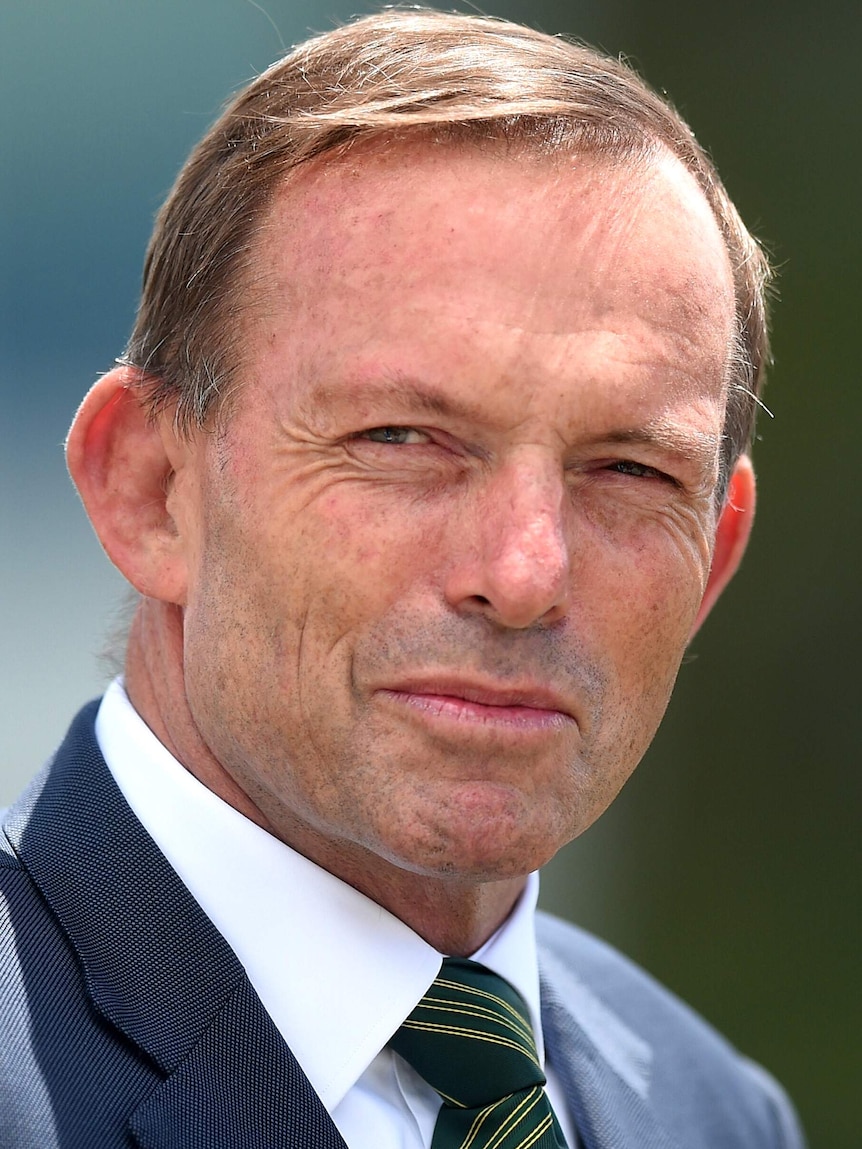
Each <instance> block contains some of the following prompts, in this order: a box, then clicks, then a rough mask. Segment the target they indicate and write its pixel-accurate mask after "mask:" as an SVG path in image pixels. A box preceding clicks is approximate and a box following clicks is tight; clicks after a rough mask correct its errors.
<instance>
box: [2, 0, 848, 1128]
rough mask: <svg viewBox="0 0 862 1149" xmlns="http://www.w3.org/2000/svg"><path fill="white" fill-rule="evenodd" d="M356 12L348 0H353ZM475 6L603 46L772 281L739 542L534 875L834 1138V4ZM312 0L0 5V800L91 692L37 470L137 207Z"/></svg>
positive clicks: (841, 535) (144, 205)
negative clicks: (756, 482) (706, 617)
mask: <svg viewBox="0 0 862 1149" xmlns="http://www.w3.org/2000/svg"><path fill="white" fill-rule="evenodd" d="M366 10H367V9H366ZM484 10H485V11H488V12H491V13H493V14H497V15H504V16H509V17H512V18H515V19H519V20H522V21H523V22H526V23H531V24H533V25H535V26H538V27H542V28H544V29H545V30H547V31H552V32H567V33H570V34H574V35H578V36H581V37H583V38H585V39H587V40H590V41H592V42H594V43H597V44H598V45H600V46H602V47H604V48H606V49H607V50H609V51H611V52H613V53H620V52H621V53H624V54H625V55H626V56H628V57H629V58H630V59H631V60H632V61H633V62H634V63H635V65H636V66H637V67H638V68H639V69H640V71H641V72H642V73H643V74H644V75H645V76H646V77H647V78H648V79H649V80H650V81H651V82H652V83H653V84H654V85H655V86H656V87H658V88H661V89H665V90H667V91H668V92H669V93H670V94H671V95H672V97H673V99H674V101H675V102H676V103H677V105H678V106H679V107H680V108H681V109H682V111H683V112H684V114H685V115H686V116H687V117H688V119H689V120H690V122H691V123H692V124H693V126H694V128H695V130H696V131H697V133H698V136H699V137H700V139H701V140H702V142H704V143H705V144H706V145H707V146H708V147H709V148H710V149H711V151H712V152H713V154H714V156H715V158H716V160H717V162H718V166H719V168H720V170H721V171H722V173H723V175H724V178H725V181H726V183H727V184H728V187H729V189H730V191H731V194H732V195H733V196H734V197H735V199H736V201H737V203H738V205H739V206H740V208H741V210H742V212H743V215H744V217H745V218H746V220H747V222H748V223H749V224H750V225H751V226H752V227H753V228H754V229H755V230H756V231H757V232H758V233H759V234H760V235H761V237H762V238H764V239H765V240H766V241H767V243H768V245H769V248H770V250H771V251H772V253H773V256H774V258H775V261H776V262H777V264H778V266H779V268H780V270H781V278H780V284H779V291H780V300H779V302H778V305H777V309H776V320H775V353H776V365H775V368H774V371H773V373H772V380H771V383H770V387H769V391H768V395H767V401H768V403H769V406H770V407H771V408H772V409H773V411H774V412H775V419H774V420H772V421H770V420H766V419H763V420H761V424H760V436H761V442H760V443H759V444H758V447H757V451H756V461H757V464H758V470H759V475H760V481H761V503H760V511H759V521H758V525H757V530H756V532H755V540H754V544H753V547H752V552H751V555H750V558H749V559H748V561H747V562H746V565H745V567H744V569H743V572H742V574H741V575H740V576H739V578H738V580H737V582H736V583H735V584H734V585H733V586H732V587H731V589H730V591H729V592H728V594H727V596H726V599H725V601H723V602H722V604H721V605H720V607H719V609H718V611H717V612H716V614H715V615H713V617H712V619H711V620H710V621H709V623H708V625H707V627H706V628H705V630H704V632H703V634H702V635H701V636H700V637H699V638H698V639H697V642H696V643H695V646H694V648H693V650H692V653H691V657H690V658H689V659H688V661H687V664H686V665H685V666H684V668H683V672H682V675H681V678H680V683H679V686H678V690H677V694H676V696H675V699H674V701H673V703H672V705H671V710H670V713H669V716H668V718H667V721H666V723H665V726H664V728H663V730H662V731H661V733H660V735H659V738H658V739H657V741H656V744H655V746H654V747H653V749H652V750H651V751H650V753H649V755H648V756H647V759H646V761H645V762H644V763H643V765H642V766H641V768H640V770H639V772H638V773H637V775H636V776H635V778H634V780H633V781H632V782H631V783H630V784H629V786H628V787H627V788H626V790H625V791H624V793H623V796H622V797H621V798H620V799H619V801H618V802H617V804H616V805H615V806H614V808H613V809H612V810H611V811H610V812H609V813H608V814H607V815H606V816H605V818H603V819H602V820H601V822H599V823H598V825H597V826H596V827H595V828H594V829H593V830H591V831H590V832H589V833H588V834H587V835H585V836H584V838H582V839H581V840H580V841H578V842H576V843H574V844H573V845H572V846H571V847H570V848H569V850H568V851H566V852H565V853H564V854H563V855H562V856H561V857H560V858H559V859H558V860H557V861H556V862H555V863H554V865H553V866H552V868H551V869H550V871H549V873H548V874H547V876H546V881H545V893H544V900H545V902H546V904H547V905H548V906H549V907H551V908H553V909H555V910H557V911H558V912H561V913H563V914H565V915H566V916H569V917H571V918H573V919H575V920H577V921H579V922H581V923H582V924H583V925H585V926H587V927H588V928H591V929H594V930H596V931H597V932H598V933H600V934H602V935H604V936H605V937H607V938H609V939H610V940H611V941H613V942H615V943H616V944H618V945H620V946H621V947H622V948H623V949H625V950H626V951H627V952H628V953H629V954H631V955H632V956H633V957H634V958H636V959H637V960H638V961H640V962H641V963H643V964H644V965H646V966H647V967H648V968H649V969H651V970H652V971H653V972H654V973H655V974H656V975H657V976H658V977H660V978H661V979H662V980H663V981H665V982H667V983H668V984H670V985H671V986H672V987H673V988H674V989H676V990H677V991H678V992H679V993H681V994H682V995H683V996H685V997H686V998H688V1000H690V1001H691V1002H692V1003H693V1004H694V1005H695V1006H696V1007H697V1008H698V1009H700V1010H701V1011H703V1012H704V1013H706V1015H707V1016H708V1017H710V1018H711V1019H712V1020H713V1021H714V1022H715V1023H716V1024H717V1025H718V1026H719V1027H720V1028H721V1029H723V1030H724V1031H725V1032H726V1033H727V1034H728V1035H729V1036H730V1037H731V1039H732V1040H733V1041H735V1042H736V1043H737V1044H739V1045H740V1046H741V1047H742V1048H743V1049H745V1050H746V1051H747V1052H748V1053H750V1054H751V1055H752V1056H754V1057H756V1058H758V1059H759V1060H762V1061H763V1062H764V1063H766V1064H767V1065H768V1066H769V1067H770V1068H771V1069H772V1070H773V1071H774V1072H775V1073H776V1074H777V1075H778V1076H779V1077H780V1078H781V1079H782V1080H783V1081H784V1082H785V1084H786V1085H787V1086H788V1087H789V1088H790V1090H791V1092H792V1093H793V1095H794V1097H795V1098H796V1101H797V1103H798V1105H799V1108H800V1110H801V1112H802V1116H803V1118H804V1120H805V1123H806V1125H807V1127H808V1130H809V1133H810V1137H811V1142H812V1145H814V1146H825V1147H830V1149H851V1147H852V1149H857V1147H858V1145H859V1143H860V1129H862V1118H860V1114H859V1112H858V1109H859V1106H858V1101H857V1089H858V1081H859V1079H860V1070H862V1056H860V1033H862V1024H860V1023H862V1017H860V1001H862V995H860V992H859V990H858V989H857V984H856V982H857V976H858V969H859V957H858V954H859V949H860V941H862V936H860V934H862V931H860V905H862V897H860V895H862V883H860V860H862V859H860V847H859V840H860V834H859V822H860V813H862V809H860V807H862V803H860V790H862V781H860V777H862V772H860V768H859V765H858V758H857V756H858V754H859V743H860V739H859V735H860V722H859V711H860V707H859V704H858V702H857V696H858V694H859V680H860V673H859V668H858V655H857V652H858V650H859V646H860V639H862V625H860V623H862V607H860V589H862V588H860V575H859V567H860V557H862V546H860V541H859V539H860V509H862V500H860V496H859V489H858V485H857V483H856V478H857V473H856V472H857V467H858V462H857V456H858V442H859V435H860V425H861V424H862V420H861V419H860V416H862V398H860V390H862V389H860V382H859V367H858V356H857V340H858V328H859V322H858V319H857V313H858V311H859V307H860V286H859V272H858V269H859V266H860V254H862V253H860V246H862V229H860V225H859V215H858V213H859V203H860V192H862V182H860V174H862V173H861V172H860V168H862V160H861V159H860V140H862V134H860V128H862V103H860V97H859V81H858V73H859V64H858V56H859V50H860V47H862V6H860V5H859V4H858V2H857V0H845V2H840V0H825V2H821V3H819V4H817V5H812V4H811V3H809V2H807V0H785V2H783V3H781V4H774V3H772V2H770V0H750V2H748V3H742V2H741V0H725V2H724V3H722V4H721V5H703V6H701V5H692V4H690V3H682V2H681V0H606V2H603V3H599V2H598V0H571V2H570V3H566V4H562V3H554V2H551V0H547V2H543V0H532V2H530V3H526V2H516V0H512V2H510V3H493V2H492V3H488V4H486V5H485V6H484ZM354 11H355V9H354V8H353V6H352V5H349V4H345V3H337V2H336V0H329V2H327V3H325V4H324V3H320V2H316V0H266V3H265V10H264V8H263V7H262V6H259V5H257V4H255V3H252V2H250V0H74V2H70V0H2V3H0V117H2V120H1V121H0V127H2V133H0V139H2V147H3V155H2V160H0V181H2V182H0V196H2V212H0V261H2V262H0V484H2V485H0V579H2V584H0V586H2V597H0V635H2V641H3V652H4V657H3V658H2V660H0V708H2V723H0V803H2V801H4V800H8V799H10V798H11V797H12V796H13V795H14V793H15V792H16V791H17V790H18V788H19V787H20V786H21V785H22V784H23V782H24V781H25V780H26V779H27V778H28V777H29V776H30V775H31V774H32V773H33V772H34V771H35V770H36V769H37V767H38V766H39V764H40V763H41V761H42V760H43V759H44V758H45V757H46V756H47V755H48V754H49V753H50V751H51V749H52V748H53V746H54V744H55V743H56V741H57V740H58V739H59V738H60V736H61V735H62V733H63V731H64V729H65V726H66V724H67V722H68V719H69V718H70V716H71V714H72V712H73V710H74V708H75V707H76V706H77V705H78V704H79V703H80V702H82V701H84V700H85V699H86V698H88V697H90V696H92V695H94V694H97V693H99V691H100V689H101V687H102V685H103V683H104V681H105V677H106V674H107V673H108V672H107V670H106V669H105V666H104V665H103V663H102V662H101V661H100V658H99V655H100V651H101V650H102V649H103V648H104V647H105V646H106V645H107V646H110V644H111V639H110V633H111V630H112V628H116V625H117V621H116V620H117V617H118V614H119V613H121V607H122V603H123V599H124V590H123V586H122V582H121V580H120V579H119V577H118V576H117V575H115V574H114V572H113V571H112V570H111V568H110V567H109V565H108V563H107V561H106V560H105V559H104V557H103V556H102V554H101V552H100V550H99V548H98V545H97V543H96V542H95V539H94V537H93V536H92V534H91V532H90V530H89V527H88V525H87V523H86V520H85V518H84V516H83V513H82V512H81V510H80V508H79V506H78V504H77V500H76V497H75V496H74V494H73V492H72V490H71V487H70V485H69V483H68V481H67V479H66V476H65V470H64V466H63V459H62V450H61V443H62V440H63V436H64V434H65V431H66V428H67V426H68V423H69V421H70V419H71V416H72V414H73V412H74V409H75V406H76V404H77V402H78V401H79V399H80V398H81V396H82V395H83V393H84V391H85V390H86V388H87V387H88V385H89V384H90V383H91V382H92V381H93V379H94V378H95V377H96V375H97V374H98V373H99V372H101V371H103V370H105V369H106V368H108V367H109V366H110V365H111V362H112V360H113V357H114V356H115V355H116V354H118V353H119V352H120V351H121V349H122V347H123V344H124V341H125V338H126V335H127V334H128V331H129V329H130V326H131V322H132V318H133V314H134V308H135V304H136V298H137V290H138V280H139V274H140V267H141V262H142V257H143V251H144V247H145V244H146V241H147V237H148V234H149V230H150V226H151V222H152V218H153V215H154V213H155V211H156V209H157V207H158V205H159V203H160V201H161V199H162V198H163V196H164V194H165V192H166V191H167V189H168V187H169V186H170V183H171V181H172V179H173V176H174V174H175V172H176V170H177V168H178V167H179V165H180V164H181V162H182V160H183V158H184V156H185V154H186V152H187V151H188V149H189V148H190V146H191V145H192V143H193V142H194V141H195V140H196V139H197V138H198V137H199V136H200V135H201V133H202V132H203V130H204V128H205V127H206V126H207V124H208V123H209V122H210V121H211V120H212V119H213V118H214V117H215V115H216V114H217V112H218V110H219V108H220V105H221V103H222V102H223V100H224V99H225V98H226V97H227V95H228V94H229V93H230V92H231V91H232V90H233V89H235V88H236V87H238V86H239V85H241V84H242V83H243V82H244V81H245V80H247V79H249V78H250V77H251V76H252V75H253V74H254V73H255V72H257V71H259V70H260V69H262V68H263V67H265V66H266V65H267V64H268V63H269V62H270V61H271V60H272V59H274V58H275V57H276V56H277V55H279V54H281V51H282V45H283V44H284V45H290V44H291V43H293V42H295V41H296V40H298V39H301V38H303V37H304V36H305V35H306V34H307V33H308V32H309V31H317V30H325V29H327V28H329V27H331V26H332V25H333V23H335V22H337V21H338V20H341V19H343V18H345V17H347V16H349V15H350V14H351V13H352V12H354Z"/></svg>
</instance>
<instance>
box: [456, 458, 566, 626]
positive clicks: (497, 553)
mask: <svg viewBox="0 0 862 1149" xmlns="http://www.w3.org/2000/svg"><path fill="white" fill-rule="evenodd" d="M567 498H568V496H567V493H566V488H565V480H564V476H563V474H562V472H561V470H560V468H559V465H557V467H556V469H555V468H554V467H553V466H552V465H551V464H550V463H548V464H544V463H542V464H539V463H537V462H528V461H523V462H521V463H518V464H511V465H509V466H508V467H506V468H505V469H501V470H500V471H499V472H497V473H496V474H495V475H494V476H493V477H492V478H491V479H490V480H489V482H488V483H487V485H486V486H485V487H484V489H483V490H482V492H481V494H480V495H479V496H478V497H477V498H476V499H475V501H474V502H473V504H472V506H471V511H470V513H469V514H468V515H467V516H466V521H460V522H458V521H456V522H454V523H453V528H454V530H456V531H457V532H458V535H459V537H458V538H456V539H455V540H454V544H455V545H454V547H453V551H454V553H455V554H456V555H457V556H458V557H457V558H456V559H455V562H454V564H453V567H452V568H451V570H450V572H449V574H448V577H447V580H446V598H447V601H448V602H449V604H450V605H451V606H453V607H454V608H455V609H456V610H459V611H467V612H481V613H484V614H486V615H487V616H488V617H489V618H491V619H493V620H494V621H496V622H498V623H499V624H500V625H501V626H505V627H510V628H513V629H523V628H525V627H529V626H532V625H533V624H535V623H538V622H543V623H545V624H547V623H550V622H555V621H557V620H558V619H559V618H561V617H563V615H564V614H565V612H566V609H567V607H568V600H569V593H570V583H571V556H570V553H569V545H568V542H567V539H566V530H565V526H566V524H565V511H566V502H567Z"/></svg>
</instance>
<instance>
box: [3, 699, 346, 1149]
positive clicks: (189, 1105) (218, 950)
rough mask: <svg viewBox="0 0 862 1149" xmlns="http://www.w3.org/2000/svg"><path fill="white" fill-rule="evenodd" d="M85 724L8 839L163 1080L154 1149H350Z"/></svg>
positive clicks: (116, 1021) (149, 1147) (104, 1006)
mask: <svg viewBox="0 0 862 1149" xmlns="http://www.w3.org/2000/svg"><path fill="white" fill-rule="evenodd" d="M95 711H96V705H95V704H92V705H91V706H90V707H87V708H86V709H85V710H84V711H82V712H81V714H80V715H78V717H77V719H76V720H75V722H74V724H73V725H72V728H71V729H70V731H69V734H68V736H67V738H66V741H65V742H64V743H63V746H62V747H61V748H60V750H59V751H58V753H57V756H56V759H55V761H54V763H53V765H52V766H51V768H50V770H49V771H48V772H47V774H46V775H45V777H44V779H43V780H42V782H41V783H40V784H39V785H37V786H36V787H35V788H34V790H33V792H32V794H31V796H30V797H29V799H28V801H27V802H26V803H23V804H22V805H20V806H19V807H18V808H17V809H16V810H15V811H14V812H13V816H12V819H11V821H10V822H9V823H8V825H7V830H8V833H9V836H10V839H11V840H12V842H13V845H14V847H15V849H16V851H17V852H18V854H19V856H20V858H21V860H22V862H23V864H24V866H25V867H26V868H27V870H28V871H29V873H30V875H31V877H32V878H33V880H34V882H35V883H36V885H37V886H38V887H39V889H40V890H41V892H42V895H43V897H44V898H45V900H46V901H47V903H48V904H49V905H50V907H51V909H52V911H53V913H54V915H55V916H56V918H57V919H58V920H59V922H60V924H61V926H62V928H63V929H64V930H65V932H66V934H67V936H68V938H69V939H70V942H71V944H72V946H73V948H74V950H75V952H76V953H77V955H78V958H79V960H80V962H81V966H82V970H83V974H84V979H85V982H86V987H87V990H88V992H89V994H90V996H91V997H92V1000H93V1003H94V1005H95V1007H96V1009H97V1010H98V1011H99V1013H100V1014H101V1015H102V1016H103V1017H104V1018H105V1019H106V1020H107V1021H109V1022H110V1023H111V1024H112V1025H114V1026H116V1027H117V1028H118V1029H119V1030H120V1031H121V1032H122V1033H123V1034H125V1036H126V1037H127V1038H128V1039H129V1040H130V1041H131V1042H132V1043H133V1044H134V1045H135V1046H136V1047H137V1048H138V1049H140V1050H141V1051H142V1053H143V1054H144V1055H145V1056H146V1057H147V1058H149V1059H150V1060H151V1062H152V1063H154V1065H155V1066H156V1067H157V1069H158V1070H159V1071H160V1073H161V1074H162V1075H163V1076H164V1081H163V1082H162V1084H161V1085H160V1086H158V1087H157V1088H156V1090H155V1091H154V1092H153V1093H152V1094H151V1095H150V1096H149V1097H148V1098H147V1099H145V1100H144V1101H143V1102H142V1104H141V1105H140V1107H139V1109H138V1110H137V1112H136V1113H135V1115H134V1117H133V1118H132V1131H133V1133H134V1136H135V1137H136V1138H137V1140H138V1143H139V1144H140V1145H141V1146H142V1147H145V1149H171V1147H173V1149H180V1147H182V1149H193V1147H196V1146H200V1147H201V1149H203V1147H204V1146H206V1149H219V1147H221V1146H224V1147H225V1149H227V1147H228V1146H229V1147H230V1149H239V1147H243V1149H245V1147H247V1149H253V1147H254V1149H270V1147H272V1149H275V1147H276V1146H277V1147H278V1149H284V1147H286V1146H287V1147H295V1149H300V1147H301V1149H311V1147H317V1146H320V1147H321V1149H344V1142H343V1140H342V1139H341V1137H340V1136H339V1134H338V1132H337V1130H336V1129H335V1126H334V1125H333V1124H332V1122H331V1120H330V1119H329V1117H328V1116H327V1114H326V1112H325V1111H324V1109H323V1107H322V1105H321V1103H320V1101H319V1100H318V1098H317V1096H316V1095H315V1094H314V1092H313V1090H312V1089H311V1086H310V1084H309V1083H308V1080H307V1079H306V1077H305V1075H304V1074H303V1073H302V1070H301V1069H300V1067H299V1065H298V1063H297V1062H296V1060H295V1058H294V1057H293V1055H292V1054H291V1053H290V1051H289V1050H288V1048H287V1046H286V1045H285V1043H284V1041H283V1040H282V1038H281V1036H280V1034H279V1033H278V1032H277V1030H276V1029H275V1027H274V1026H273V1024H272V1022H271V1021H270V1019H269V1017H268V1015H267V1014H266V1012H265V1010H264V1009H263V1007H262V1006H261V1004H260V1001H259V1000H258V998H257V996H256V994H255V993H254V991H253V990H252V988H251V986H250V985H249V983H248V980H247V978H246V977H245V973H244V971H243V970H242V967H241V966H240V964H239V962H238V961H237V958H236V956H235V955H234V953H233V951H232V950H231V949H230V947H229V946H228V945H227V943H226V942H225V941H224V939H223V938H222V937H221V935H220V934H219V933H218V932H217V930H216V929H215V927H214V926H213V925H212V923H211V922H210V921H209V920H208V918H207V917H206V915H205V914H204V913H203V911H202V910H201V909H200V907H199V906H198V905H197V903H196V902H195V901H194V899H193V898H192V897H191V895H190V894H189V892H188V891H187V890H186V888H185V886H183V884H182V882H180V880H179V878H178V877H177V875H176V874H175V873H174V871H173V870H172V868H171V867H170V865H169V864H168V862H167V861H166V859H165V858H164V856H163V855H162V854H161V852H160V851H159V850H158V848H157V847H156V845H155V844H154V842H153V841H152V839H151V838H150V837H149V835H148V834H147V833H146V831H145V830H144V829H143V827H142V826H141V825H140V823H139V822H138V820H137V819H136V818H135V816H134V815H133V813H132V812H131V810H130V809H129V807H128V805H127V803H126V802H125V799H124V798H123V796H122V794H121V793H120V791H119V789H118V788H117V786H116V784H115V783H114V781H113V779H112V777H111V775H110V772H109V771H108V769H107V766H106V765H105V762H104V760H103V758H102V756H101V754H100V752H99V749H98V745H97V743H96V740H95V736H94V733H93V722H94V718H95Z"/></svg>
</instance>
